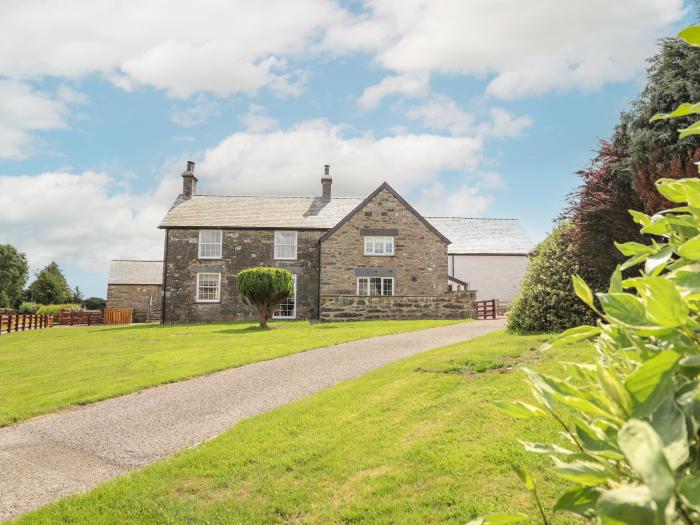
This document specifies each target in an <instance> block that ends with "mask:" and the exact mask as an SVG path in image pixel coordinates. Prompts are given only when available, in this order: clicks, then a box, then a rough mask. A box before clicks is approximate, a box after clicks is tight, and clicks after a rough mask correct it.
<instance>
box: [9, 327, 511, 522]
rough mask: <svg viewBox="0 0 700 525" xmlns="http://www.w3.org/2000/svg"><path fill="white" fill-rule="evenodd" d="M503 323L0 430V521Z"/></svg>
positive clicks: (321, 352) (390, 339)
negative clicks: (289, 404) (377, 370)
mask: <svg viewBox="0 0 700 525" xmlns="http://www.w3.org/2000/svg"><path fill="white" fill-rule="evenodd" d="M503 327H504V322H503V321H502V320H496V321H475V322H472V323H462V324H456V325H451V326H445V327H440V328H430V329H428V330H423V331H420V332H411V333H403V334H395V335H386V336H381V337H375V338H372V339H364V340H361V341H354V342H351V343H345V344H340V345H336V346H330V347H326V348H319V349H317V350H310V351H307V352H303V353H299V354H294V355H290V356H287V357H281V358H279V359H274V360H271V361H263V362H260V363H255V364H252V365H247V366H243V367H240V368H234V369H230V370H225V371H223V372H217V373H214V374H210V375H207V376H203V377H198V378H195V379H191V380H188V381H182V382H179V383H172V384H168V385H161V386H158V387H154V388H150V389H147V390H143V391H141V392H137V393H134V394H129V395H126V396H122V397H118V398H114V399H109V400H107V401H101V402H99V403H94V404H91V405H87V406H83V407H78V408H74V409H71V410H67V411H63V412H57V413H55V414H49V415H47V416H42V417H37V418H34V419H31V420H29V421H26V422H24V423H19V424H17V425H12V426H9V427H5V428H0V473H2V474H1V475H0V520H4V519H9V518H12V517H14V516H17V515H19V514H21V513H23V512H26V511H28V510H30V509H33V508H35V507H39V506H41V505H44V504H46V503H49V502H51V501H55V500H57V499H60V498H62V497H65V496H68V495H70V494H74V493H76V492H82V491H85V490H88V489H90V488H92V487H94V486H95V485H97V484H98V483H100V482H102V481H105V480H107V479H110V478H114V477H116V476H119V475H121V474H124V473H125V472H128V471H130V470H134V469H137V468H139V467H143V466H145V465H148V464H150V463H153V462H154V461H157V460H159V459H162V458H164V457H167V456H169V455H171V454H173V453H175V452H177V451H179V450H181V449H183V448H186V447H190V446H193V445H196V444H197V443H201V442H202V441H204V440H206V439H210V438H212V437H214V436H216V435H218V434H220V433H222V432H224V431H225V430H226V429H228V428H230V427H231V426H232V425H234V424H235V423H237V422H238V421H241V420H242V419H245V418H248V417H251V416H254V415H256V414H260V413H262V412H265V411H268V410H271V409H273V408H275V407H278V406H280V405H283V404H285V403H289V402H290V401H294V400H295V399H299V398H302V397H305V396H308V395H310V394H312V393H314V392H317V391H318V390H321V389H323V388H326V387H329V386H332V385H335V384H337V383H339V382H341V381H344V380H346V379H350V378H353V377H357V376H359V375H362V374H364V373H366V372H369V371H370V370H373V369H375V368H379V367H381V366H383V365H386V364H387V363H391V362H392V361H396V360H398V359H401V358H404V357H407V356H410V355H413V354H416V353H419V352H424V351H426V350H430V349H432V348H438V347H441V346H444V345H448V344H451V343H456V342H459V341H464V340H466V339H470V338H472V337H476V336H479V335H483V334H486V333H488V332H491V331H493V330H499V329H501V328H503Z"/></svg>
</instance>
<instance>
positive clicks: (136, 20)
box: [0, 0, 348, 97]
mask: <svg viewBox="0 0 700 525" xmlns="http://www.w3.org/2000/svg"><path fill="white" fill-rule="evenodd" d="M347 17H348V15H347V14H346V13H345V11H344V10H343V9H342V8H340V7H339V6H338V5H336V4H335V3H334V2H332V1H331V0H299V1H295V2H288V1H286V0H270V1H266V2H248V1H245V0H239V1H207V2H190V1H184V0H179V1H177V0H154V1H149V2H136V1H133V2H118V3H115V2H112V1H110V0H66V1H65V2H60V3H58V2H56V3H53V2H48V3H46V2H43V1H42V0H27V1H23V2H11V3H9V4H7V5H4V6H3V38H2V39H0V74H2V75H5V76H9V77H13V78H23V79H29V78H38V77H43V76H47V75H48V76H57V77H68V78H77V77H81V76H84V75H88V74H92V73H98V74H102V75H104V77H105V78H107V79H109V80H111V81H112V82H114V83H115V84H116V85H118V86H119V87H122V88H123V89H127V90H130V89H132V88H133V87H134V86H135V85H138V84H146V85H149V86H153V87H156V88H159V89H164V90H166V91H167V92H168V93H169V94H170V95H172V96H175V97H187V96H189V95H191V94H193V93H195V92H199V91H208V92H213V93H216V94H218V95H229V94H231V93H235V92H249V93H250V92H254V91H256V90H258V89H260V88H263V87H265V86H270V87H271V88H272V89H274V90H276V91H278V92H282V93H284V94H294V93H298V90H299V82H303V74H302V75H300V74H299V73H298V72H296V71H288V70H287V66H286V61H285V59H286V58H289V57H298V56H303V55H304V53H306V52H308V51H309V49H310V48H311V46H312V45H314V43H317V42H318V41H319V40H320V39H321V38H322V36H323V34H324V28H325V27H327V26H331V25H337V24H342V20H344V19H345V18H347ZM27 42H31V45H27Z"/></svg>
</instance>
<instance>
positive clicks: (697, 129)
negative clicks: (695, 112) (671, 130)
mask: <svg viewBox="0 0 700 525" xmlns="http://www.w3.org/2000/svg"><path fill="white" fill-rule="evenodd" d="M678 132H679V135H678V138H681V139H684V138H686V137H689V136H690V135H697V134H698V133H700V122H694V123H693V124H691V125H690V126H688V127H687V128H681V129H679V130H678Z"/></svg>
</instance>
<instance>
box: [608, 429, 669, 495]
mask: <svg viewBox="0 0 700 525" xmlns="http://www.w3.org/2000/svg"><path fill="white" fill-rule="evenodd" d="M617 443H618V445H619V446H620V449H621V450H622V452H623V453H624V454H625V457H626V458H627V461H629V463H630V466H631V467H632V468H633V469H634V470H635V471H636V472H637V473H638V474H639V476H640V477H641V478H642V480H644V483H645V484H646V486H647V487H648V488H649V493H650V495H651V497H652V499H653V500H654V501H656V503H657V506H658V508H659V509H665V508H666V504H667V503H668V501H669V500H670V499H671V497H672V496H673V490H674V488H675V485H676V480H675V479H674V477H673V472H672V471H671V467H670V466H669V464H668V461H667V460H666V456H665V455H664V450H663V442H662V441H661V438H660V437H659V435H658V434H657V433H656V432H654V429H653V428H652V426H651V425H650V424H649V423H647V422H646V421H641V420H639V419H630V420H629V421H627V423H625V424H624V425H623V426H622V428H620V431H619V432H618V433H617Z"/></svg>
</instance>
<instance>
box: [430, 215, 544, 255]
mask: <svg viewBox="0 0 700 525" xmlns="http://www.w3.org/2000/svg"><path fill="white" fill-rule="evenodd" d="M426 219H427V220H428V221H429V222H430V223H431V224H432V225H433V226H435V227H436V228H437V229H438V230H440V231H441V232H442V233H443V234H444V235H445V236H446V237H447V238H448V239H450V240H451V241H452V244H450V245H448V247H447V253H448V254H455V255H456V254H507V255H527V254H529V253H530V252H531V251H532V249H533V248H534V247H535V245H534V243H533V242H532V239H530V237H529V236H528V235H527V233H525V230H524V229H523V227H522V226H521V225H520V221H519V220H518V219H486V218H483V219H482V218H466V217H426Z"/></svg>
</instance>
